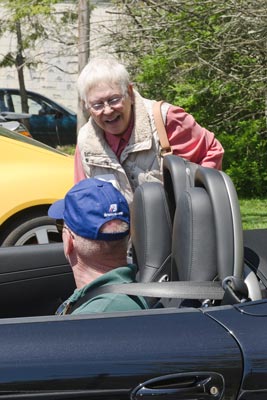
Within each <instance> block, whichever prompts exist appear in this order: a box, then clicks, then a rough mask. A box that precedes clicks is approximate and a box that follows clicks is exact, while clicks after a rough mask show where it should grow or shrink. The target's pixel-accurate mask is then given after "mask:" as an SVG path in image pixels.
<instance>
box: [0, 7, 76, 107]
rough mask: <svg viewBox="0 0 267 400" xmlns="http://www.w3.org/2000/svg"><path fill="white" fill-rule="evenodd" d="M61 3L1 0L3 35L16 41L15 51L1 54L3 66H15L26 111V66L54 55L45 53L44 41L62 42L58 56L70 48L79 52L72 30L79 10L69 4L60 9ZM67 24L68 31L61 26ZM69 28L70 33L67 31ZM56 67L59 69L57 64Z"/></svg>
mask: <svg viewBox="0 0 267 400" xmlns="http://www.w3.org/2000/svg"><path fill="white" fill-rule="evenodd" d="M58 3H60V1H59V0H0V4H1V6H2V7H1V8H2V16H1V19H0V22H1V25H0V26H1V27H0V35H3V34H6V33H7V32H9V33H10V34H11V35H14V37H15V38H16V40H17V48H16V50H15V51H10V52H8V53H7V54H4V55H2V59H1V60H0V67H6V66H15V67H16V69H17V72H18V80H19V87H20V92H21V99H22V111H23V112H28V104H27V95H26V88H25V82H24V68H25V67H33V66H35V67H37V66H38V65H39V64H41V63H42V64H44V63H47V64H50V63H51V62H53V61H51V60H53V54H51V55H50V57H51V58H50V59H49V55H48V54H44V51H43V50H42V45H43V43H44V42H45V41H48V40H49V41H54V42H55V43H58V44H60V51H59V52H58V54H57V56H58V55H59V54H60V52H61V53H64V52H67V49H70V48H72V49H74V48H75V52H76V54H77V35H76V36H75V34H74V33H73V32H75V30H74V29H70V26H71V25H73V24H76V21H77V10H75V8H73V7H66V8H64V9H63V10H62V11H58V10H57V8H56V5H57V4H58ZM66 26H68V27H69V30H67V29H66V30H64V29H62V28H64V27H66ZM68 31H69V32H71V33H69V34H68V33H67V32H68ZM44 58H45V60H44ZM54 67H56V68H58V66H57V65H54Z"/></svg>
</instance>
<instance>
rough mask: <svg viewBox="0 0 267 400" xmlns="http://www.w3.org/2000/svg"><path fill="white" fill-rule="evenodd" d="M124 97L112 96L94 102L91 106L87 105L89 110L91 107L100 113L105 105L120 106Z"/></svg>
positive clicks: (110, 106)
mask: <svg viewBox="0 0 267 400" xmlns="http://www.w3.org/2000/svg"><path fill="white" fill-rule="evenodd" d="M124 97H125V96H116V97H112V98H111V99H108V100H106V101H102V102H101V103H94V104H92V105H91V106H89V107H88V108H89V110H90V109H92V110H93V111H95V112H96V113H98V114H100V113H101V112H102V111H104V109H105V107H107V106H109V108H118V107H121V105H122V101H123V99H124Z"/></svg>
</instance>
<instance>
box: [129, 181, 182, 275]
mask: <svg viewBox="0 0 267 400" xmlns="http://www.w3.org/2000/svg"><path fill="white" fill-rule="evenodd" d="M131 221H132V223H131V240H132V251H133V261H134V262H135V263H136V264H137V266H138V280H139V281H140V282H152V281H160V280H173V279H177V276H176V270H175V271H174V272H175V276H174V275H173V273H172V270H171V238H172V222H171V219H170V213H169V205H168V202H167V198H166V195H165V190H164V188H163V185H162V184H161V183H156V182H151V183H144V184H143V185H141V186H139V187H138V188H137V189H136V191H135V194H134V199H133V203H132V206H131Z"/></svg>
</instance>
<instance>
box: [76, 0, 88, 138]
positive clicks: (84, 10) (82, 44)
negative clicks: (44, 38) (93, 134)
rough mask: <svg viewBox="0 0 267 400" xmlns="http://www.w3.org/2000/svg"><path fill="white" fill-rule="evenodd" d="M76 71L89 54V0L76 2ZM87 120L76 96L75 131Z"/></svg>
mask: <svg viewBox="0 0 267 400" xmlns="http://www.w3.org/2000/svg"><path fill="white" fill-rule="evenodd" d="M78 24H79V25H78V30H79V38H78V41H79V42H78V72H79V73H80V72H81V70H82V69H83V67H84V66H85V65H86V64H87V62H88V59H89V54H90V1H89V0H79V4H78ZM87 120H88V113H87V111H86V110H85V108H84V104H83V101H82V100H81V99H80V98H78V112H77V133H78V132H79V129H80V128H81V126H82V125H84V124H85V123H86V122H87Z"/></svg>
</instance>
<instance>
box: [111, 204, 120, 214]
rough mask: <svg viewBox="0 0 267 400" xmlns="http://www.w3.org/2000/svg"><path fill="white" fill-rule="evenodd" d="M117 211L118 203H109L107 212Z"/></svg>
mask: <svg viewBox="0 0 267 400" xmlns="http://www.w3.org/2000/svg"><path fill="white" fill-rule="evenodd" d="M117 211H118V205H117V204H110V206H109V212H110V213H116V212H117Z"/></svg>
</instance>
